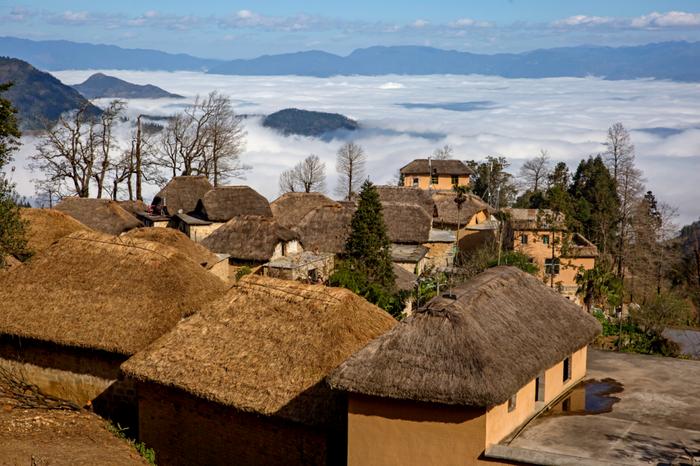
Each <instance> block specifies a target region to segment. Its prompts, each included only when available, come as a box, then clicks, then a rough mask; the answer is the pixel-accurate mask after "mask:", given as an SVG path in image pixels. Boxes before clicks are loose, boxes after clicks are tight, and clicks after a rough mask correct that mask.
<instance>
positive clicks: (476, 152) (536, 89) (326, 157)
mask: <svg viewBox="0 0 700 466" xmlns="http://www.w3.org/2000/svg"><path fill="white" fill-rule="evenodd" d="M104 72H105V73H107V74H110V75H115V76H118V77H120V78H122V79H126V80H128V81H131V82H135V83H139V84H147V83H150V84H155V85H157V86H161V87H163V88H165V89H167V90H168V91H170V92H175V93H178V94H181V95H185V96H188V97H194V96H195V95H196V94H205V93H208V92H210V91H212V90H219V91H221V92H225V93H227V94H229V95H231V97H232V98H233V99H234V102H236V107H237V111H238V113H245V114H267V113H271V112H274V111H277V110H280V109H282V108H286V107H297V108H304V109H309V110H319V111H329V112H338V113H342V114H345V115H347V116H349V117H352V118H355V119H357V120H358V121H359V122H360V124H361V125H362V127H363V128H364V129H362V130H360V131H359V132H357V133H356V134H354V135H352V136H353V137H354V138H356V140H357V142H358V143H359V144H361V145H362V146H363V147H364V148H365V150H366V152H367V153H368V155H369V162H368V166H367V173H368V174H369V176H370V178H371V179H372V180H373V181H375V182H377V183H387V182H390V181H391V180H392V178H394V176H395V175H396V172H397V170H398V169H399V168H400V167H401V166H402V165H404V164H406V163H407V162H408V161H410V160H412V159H413V158H417V157H426V156H427V155H429V154H430V153H431V152H432V151H433V150H434V149H435V148H437V147H439V146H442V145H444V144H450V145H452V146H453V147H454V148H455V152H456V154H457V155H458V156H459V158H461V159H482V158H484V157H486V156H487V155H495V154H498V155H503V156H506V157H508V158H509V159H510V160H511V162H512V165H513V166H512V171H513V173H516V172H517V168H518V167H519V165H520V164H521V163H522V161H523V160H524V159H526V158H528V157H531V156H533V155H536V154H537V153H539V150H540V149H541V148H544V149H547V150H548V151H549V153H550V154H551V156H552V158H553V159H555V160H564V161H566V162H567V163H568V164H569V166H570V168H571V169H572V170H575V166H576V164H577V163H578V161H579V160H580V159H581V158H584V157H587V156H588V155H590V154H595V153H598V152H600V151H602V150H603V148H602V146H601V142H602V140H603V139H604V137H605V131H606V129H607V128H608V126H609V125H611V124H612V123H614V122H617V121H621V122H623V124H625V126H626V127H627V128H629V129H631V130H632V138H633V141H634V143H635V144H636V147H637V158H638V164H639V166H640V168H642V169H643V170H644V173H645V176H646V178H647V184H648V187H649V189H652V190H653V191H654V192H655V193H656V194H657V196H658V197H659V198H660V199H661V200H663V201H666V202H669V203H671V204H674V205H677V206H679V207H680V213H681V219H680V220H682V221H683V222H684V223H687V222H689V221H692V220H695V219H697V218H698V217H699V216H700V204H698V203H697V186H696V185H697V174H698V173H700V87H699V86H698V85H697V84H682V83H671V82H659V81H650V80H638V81H604V80H599V79H594V78H588V79H577V78H557V79H536V80H528V79H505V78H498V77H483V76H468V77H464V76H439V75H435V76H411V77H406V76H381V77H337V78H329V79H317V78H306V77H291V76H288V77H265V78H258V77H237V76H219V75H206V74H201V73H192V72H178V73H166V72H157V73H146V72H126V71H110V70H107V71H104ZM91 73H92V72H90V71H66V72H56V73H54V74H55V75H56V76H57V77H58V78H59V79H61V80H62V81H63V82H65V83H68V84H74V83H77V82H81V81H82V80H84V79H85V78H86V77H87V76H88V75H89V74H91ZM480 102H481V103H484V102H488V105H474V104H475V103H480ZM178 104H179V103H178V102H176V101H171V100H168V99H163V100H152V101H149V100H132V101H130V102H129V111H130V112H132V114H136V113H137V112H144V113H148V114H162V115H167V114H169V113H172V112H174V111H177V107H176V105H178ZM406 104H409V105H406ZM411 104H413V105H411ZM174 105H175V106H174ZM247 128H248V150H247V152H246V153H245V155H244V161H245V162H246V163H248V164H250V165H253V166H254V167H255V168H254V170H253V171H252V172H251V173H249V175H248V176H247V180H246V181H245V183H249V184H250V185H251V186H253V187H254V188H255V189H257V190H259V191H260V192H261V193H263V194H264V195H265V196H267V197H268V198H270V199H273V198H274V197H276V195H277V194H278V192H277V180H278V176H279V173H280V172H281V171H282V170H284V169H286V168H289V167H291V166H293V165H294V164H295V163H297V162H298V161H300V160H301V159H303V158H304V157H306V156H307V155H309V154H311V153H313V154H316V155H318V156H319V157H320V158H321V159H322V160H323V161H324V162H325V163H326V168H327V173H328V182H327V185H328V187H329V188H330V190H331V192H332V189H333V187H334V186H335V173H334V171H335V170H334V168H335V152H336V151H337V149H338V148H339V147H340V145H341V144H343V143H344V142H345V140H346V138H347V137H348V135H347V134H342V135H338V137H336V138H334V139H328V140H318V139H311V138H305V137H283V136H281V135H280V134H277V133H276V132H274V131H272V130H269V129H267V128H263V127H262V126H261V125H260V118H250V119H248V120H247ZM31 150H32V148H31V144H26V145H25V146H24V147H23V149H22V152H21V154H20V157H18V161H17V164H16V165H17V166H18V173H17V174H16V175H15V179H16V180H17V181H18V182H19V186H20V190H21V191H22V193H24V194H27V195H31V194H32V192H33V189H32V187H31V183H29V179H30V178H31V174H29V173H27V172H26V171H25V170H24V169H23V167H24V165H25V164H26V161H25V160H24V159H26V157H27V155H28V154H29V153H31ZM19 159H23V160H19ZM155 189H156V188H155V187H151V188H150V190H149V194H153V193H154V192H155Z"/></svg>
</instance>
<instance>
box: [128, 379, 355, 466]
mask: <svg viewBox="0 0 700 466" xmlns="http://www.w3.org/2000/svg"><path fill="white" fill-rule="evenodd" d="M138 394H139V431H140V434H139V438H140V440H141V441H143V442H144V443H145V444H146V445H147V446H148V447H150V448H153V449H154V450H155V451H156V459H157V462H158V465H159V466H172V465H187V466H196V465H229V464H231V465H233V464H236V465H258V464H265V465H285V466H286V465H303V464H306V465H323V464H338V462H339V461H340V462H341V463H342V458H343V457H344V455H345V449H344V432H342V433H340V434H339V437H338V442H340V444H334V443H333V440H332V439H330V438H331V435H330V434H329V433H328V432H324V431H322V430H321V429H318V430H314V429H312V428H310V427H306V426H303V425H301V424H295V423H292V422H287V421H285V420H283V419H280V418H276V417H266V416H260V415H255V414H248V413H242V412H240V411H236V410H234V409H232V408H227V407H225V406H221V405H218V404H216V403H211V402H208V401H205V400H202V399H199V398H196V397H193V396H191V395H189V394H187V393H184V392H181V391H179V390H175V389H169V388H166V387H162V386H158V385H154V384H139V385H138ZM329 439H330V440H329ZM332 450H336V451H335V454H337V455H338V456H337V457H333V456H332V454H331V451H332ZM337 450H339V453H338V451H337ZM337 458H340V460H338V459H337Z"/></svg>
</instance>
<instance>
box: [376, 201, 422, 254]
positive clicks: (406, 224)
mask: <svg viewBox="0 0 700 466" xmlns="http://www.w3.org/2000/svg"><path fill="white" fill-rule="evenodd" d="M382 213H383V215H384V223H385V224H386V230H387V234H388V235H389V241H391V242H392V243H408V244H422V243H425V242H426V241H428V238H429V237H430V228H431V227H432V224H433V217H432V216H431V215H430V214H429V213H428V212H426V211H425V209H423V207H421V206H419V205H417V204H399V203H396V202H382Z"/></svg>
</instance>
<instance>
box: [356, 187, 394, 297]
mask: <svg viewBox="0 0 700 466" xmlns="http://www.w3.org/2000/svg"><path fill="white" fill-rule="evenodd" d="M351 227H352V230H351V232H350V236H349V237H348V240H347V243H346V245H345V253H346V256H347V259H348V261H350V262H351V264H352V266H353V267H354V268H356V270H358V271H360V272H361V273H362V274H363V275H364V276H365V277H366V280H367V283H368V284H369V285H378V286H380V287H381V288H383V289H384V290H386V291H393V290H394V288H395V276H394V271H393V269H392V264H391V243H390V242H389V236H388V235H387V232H386V224H385V223H384V215H383V214H382V204H381V202H380V200H379V193H378V192H377V189H376V188H375V187H374V185H373V184H372V183H371V182H370V181H369V180H367V181H365V182H364V183H363V184H362V189H361V191H360V195H359V199H358V203H357V210H356V211H355V213H354V214H353V216H352V223H351Z"/></svg>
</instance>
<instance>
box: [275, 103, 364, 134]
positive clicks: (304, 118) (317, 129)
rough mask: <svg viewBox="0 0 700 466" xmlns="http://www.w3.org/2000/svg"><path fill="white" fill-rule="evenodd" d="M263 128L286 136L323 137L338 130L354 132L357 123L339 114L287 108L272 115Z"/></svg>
mask: <svg viewBox="0 0 700 466" xmlns="http://www.w3.org/2000/svg"><path fill="white" fill-rule="evenodd" d="M262 124H263V126H265V127H268V128H274V129H276V130H278V131H280V132H281V133H283V134H284V135H285V136H287V135H290V134H299V135H302V136H321V135H323V134H325V133H328V132H331V131H336V130H347V131H353V130H356V129H357V128H358V125H357V122H356V121H355V120H351V119H350V118H348V117H346V116H344V115H341V114H339V113H325V112H313V111H310V110H300V109H298V108H286V109H284V110H280V111H278V112H275V113H271V114H270V115H268V116H267V117H265V119H264V120H263V123H262Z"/></svg>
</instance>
